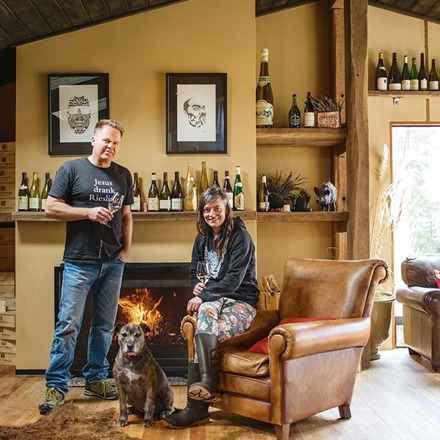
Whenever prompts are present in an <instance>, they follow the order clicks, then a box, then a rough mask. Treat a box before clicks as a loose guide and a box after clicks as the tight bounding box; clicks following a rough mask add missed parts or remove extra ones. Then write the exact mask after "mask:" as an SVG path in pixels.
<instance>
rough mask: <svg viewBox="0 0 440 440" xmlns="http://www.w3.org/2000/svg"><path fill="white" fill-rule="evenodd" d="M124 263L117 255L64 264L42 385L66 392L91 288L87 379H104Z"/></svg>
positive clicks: (95, 380)
mask: <svg viewBox="0 0 440 440" xmlns="http://www.w3.org/2000/svg"><path fill="white" fill-rule="evenodd" d="M123 272H124V262H123V261H121V260H120V259H119V258H115V259H114V260H112V261H109V262H106V263H65V264H64V272H63V284H62V288H61V300H60V310H59V313H58V322H57V325H56V327H55V334H54V340H53V343H52V349H51V352H50V365H49V367H48V369H47V370H46V386H47V387H55V388H57V389H58V390H60V391H62V392H63V393H67V391H68V387H67V383H68V381H69V379H70V377H71V376H70V373H69V369H70V367H71V365H72V363H73V359H74V354H75V347H76V341H77V338H78V334H79V332H80V330H81V324H82V320H83V316H84V309H85V304H86V301H87V297H88V294H89V291H90V289H92V291H91V294H92V316H91V324H90V333H89V340H88V358H87V361H88V362H87V365H86V366H85V367H84V368H83V374H84V377H85V379H86V381H87V382H98V381H100V380H104V379H106V378H107V375H108V370H109V366H110V364H109V362H108V360H107V353H108V351H109V349H110V345H111V342H112V337H113V328H114V324H115V319H116V315H117V312H118V300H119V292H120V290H121V283H122V275H123Z"/></svg>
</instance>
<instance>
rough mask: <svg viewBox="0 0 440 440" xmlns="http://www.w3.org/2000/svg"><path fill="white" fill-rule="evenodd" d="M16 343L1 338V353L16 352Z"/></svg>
mask: <svg viewBox="0 0 440 440" xmlns="http://www.w3.org/2000/svg"><path fill="white" fill-rule="evenodd" d="M16 351H17V350H16V345H15V343H14V342H11V341H2V340H0V353H12V354H15V353H16Z"/></svg>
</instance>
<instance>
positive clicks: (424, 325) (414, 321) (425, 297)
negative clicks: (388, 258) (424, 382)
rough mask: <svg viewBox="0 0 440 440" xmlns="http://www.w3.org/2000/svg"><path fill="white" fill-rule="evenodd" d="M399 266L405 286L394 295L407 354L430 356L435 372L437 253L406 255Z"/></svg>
mask: <svg viewBox="0 0 440 440" xmlns="http://www.w3.org/2000/svg"><path fill="white" fill-rule="evenodd" d="M401 269H402V279H403V281H404V283H405V284H406V285H407V287H402V288H399V289H397V292H396V297H397V301H399V302H400V303H402V304H403V335H404V339H405V344H406V345H407V346H408V349H409V353H410V354H412V355H413V354H418V355H421V356H423V357H425V358H427V359H429V360H430V361H431V365H432V368H433V369H434V371H436V372H440V289H438V288H437V283H436V282H435V278H434V269H437V270H440V256H439V255H419V256H409V257H407V258H406V259H405V260H404V261H403V262H402V266H401Z"/></svg>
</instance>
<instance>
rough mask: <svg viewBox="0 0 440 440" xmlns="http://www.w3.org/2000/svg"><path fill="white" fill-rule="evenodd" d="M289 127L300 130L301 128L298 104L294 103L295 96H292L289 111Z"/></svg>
mask: <svg viewBox="0 0 440 440" xmlns="http://www.w3.org/2000/svg"><path fill="white" fill-rule="evenodd" d="M289 127H290V128H300V127H301V112H300V111H299V108H298V103H297V101H296V94H295V93H294V94H293V95H292V106H291V107H290V110H289Z"/></svg>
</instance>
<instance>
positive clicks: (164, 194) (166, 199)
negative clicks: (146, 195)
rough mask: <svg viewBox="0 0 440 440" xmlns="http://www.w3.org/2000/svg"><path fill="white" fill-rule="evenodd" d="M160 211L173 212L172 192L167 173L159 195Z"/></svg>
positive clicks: (164, 175)
mask: <svg viewBox="0 0 440 440" xmlns="http://www.w3.org/2000/svg"><path fill="white" fill-rule="evenodd" d="M159 211H171V191H170V187H169V186H168V173H167V172H166V171H165V172H164V173H163V183H162V189H161V191H160V194H159Z"/></svg>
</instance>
